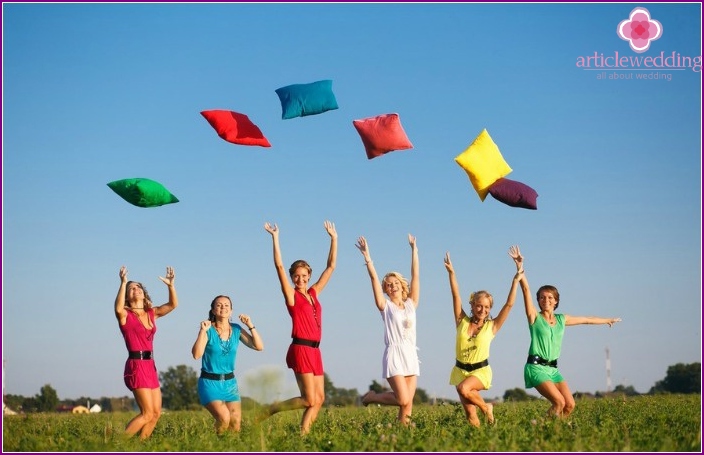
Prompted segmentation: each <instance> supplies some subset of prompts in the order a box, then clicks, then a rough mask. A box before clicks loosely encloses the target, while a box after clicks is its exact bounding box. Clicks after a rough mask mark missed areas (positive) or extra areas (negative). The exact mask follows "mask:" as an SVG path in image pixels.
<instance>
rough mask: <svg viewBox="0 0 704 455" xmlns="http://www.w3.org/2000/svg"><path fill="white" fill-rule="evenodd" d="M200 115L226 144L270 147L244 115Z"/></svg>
mask: <svg viewBox="0 0 704 455" xmlns="http://www.w3.org/2000/svg"><path fill="white" fill-rule="evenodd" d="M200 114H201V115H202V116H203V117H205V119H206V120H207V121H208V123H210V126H212V127H213V128H214V129H215V131H216V132H217V133H218V136H220V137H221V138H223V139H225V140H226V141H227V142H232V143H233V144H240V145H259V146H262V147H271V144H270V143H269V141H268V140H267V139H266V138H265V137H264V135H263V134H262V131H261V130H260V129H259V127H258V126H257V125H255V124H254V123H252V121H251V120H250V119H249V117H247V116H246V115H244V114H240V113H239V112H234V111H223V110H212V111H203V112H201V113H200Z"/></svg>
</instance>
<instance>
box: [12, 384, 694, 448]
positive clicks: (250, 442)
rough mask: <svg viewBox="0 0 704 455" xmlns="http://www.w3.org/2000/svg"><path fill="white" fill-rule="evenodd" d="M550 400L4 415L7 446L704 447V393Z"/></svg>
mask: <svg viewBox="0 0 704 455" xmlns="http://www.w3.org/2000/svg"><path fill="white" fill-rule="evenodd" d="M547 408H548V403H547V401H545V400H539V401H538V400H536V401H530V402H518V403H499V404H496V405H495V407H494V415H495V417H496V420H497V423H496V425H495V426H492V427H489V426H486V425H484V424H483V425H482V427H481V428H479V429H476V428H472V427H470V426H469V425H468V424H467V423H466V421H465V420H464V413H463V412H462V409H461V407H460V406H459V405H441V406H418V407H416V408H414V415H413V425H412V426H410V427H408V428H405V427H400V426H399V425H397V424H396V423H395V421H394V419H395V415H396V409H395V408H388V407H374V406H370V407H368V408H330V409H323V410H322V411H321V413H320V415H319V417H318V420H317V421H316V422H315V424H314V426H313V429H312V431H311V433H310V434H308V435H307V436H305V437H302V436H300V435H299V427H298V425H299V421H300V416H301V412H300V411H290V412H285V413H280V414H277V415H275V416H273V417H271V418H270V419H268V420H265V421H264V422H263V423H261V424H259V425H254V424H252V423H251V421H252V418H253V417H254V413H253V412H245V414H244V419H243V425H242V432H241V433H239V434H227V435H224V436H216V435H215V432H214V431H213V426H212V424H213V420H212V418H211V417H210V415H209V414H208V413H207V411H205V410H202V411H191V412H187V411H181V412H167V413H165V414H164V415H163V416H162V418H161V420H160V421H159V423H158V425H157V427H156V430H155V431H154V434H153V435H152V437H151V438H150V439H149V440H147V441H139V440H138V439H135V438H132V439H126V438H125V437H124V434H123V429H124V426H125V424H126V423H127V421H128V420H129V419H131V418H132V417H133V416H134V414H133V413H103V414H77V415H73V414H28V415H19V416H5V417H4V419H3V452H264V451H269V452H396V451H399V452H460V451H461V452H526V451H530V452H619V451H625V452H701V395H658V396H639V397H629V398H626V397H624V398H602V399H580V400H577V408H576V410H575V412H574V413H573V414H572V416H570V417H569V418H568V419H564V420H555V419H550V418H546V417H545V411H546V410H547Z"/></svg>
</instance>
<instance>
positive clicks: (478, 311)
mask: <svg viewBox="0 0 704 455" xmlns="http://www.w3.org/2000/svg"><path fill="white" fill-rule="evenodd" d="M489 312H491V300H489V297H487V296H485V295H483V296H481V297H479V298H477V299H476V300H475V301H474V303H473V304H472V314H473V315H474V317H475V318H477V319H480V320H484V319H486V318H488V317H489Z"/></svg>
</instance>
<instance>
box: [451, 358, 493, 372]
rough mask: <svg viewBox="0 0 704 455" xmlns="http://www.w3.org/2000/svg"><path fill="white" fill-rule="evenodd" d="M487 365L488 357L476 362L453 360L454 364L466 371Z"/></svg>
mask: <svg viewBox="0 0 704 455" xmlns="http://www.w3.org/2000/svg"><path fill="white" fill-rule="evenodd" d="M487 365H489V359H484V360H482V361H481V362H477V363H463V362H460V361H459V360H455V366H456V367H457V368H460V369H462V370H464V371H467V372H470V371H474V370H478V369H480V368H484V367H485V366H487Z"/></svg>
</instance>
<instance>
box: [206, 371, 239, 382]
mask: <svg viewBox="0 0 704 455" xmlns="http://www.w3.org/2000/svg"><path fill="white" fill-rule="evenodd" d="M200 377H201V378H203V379H212V380H213V381H227V380H228V379H234V378H235V372H234V371H231V372H229V373H225V374H215V373H208V372H207V371H205V370H200Z"/></svg>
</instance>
